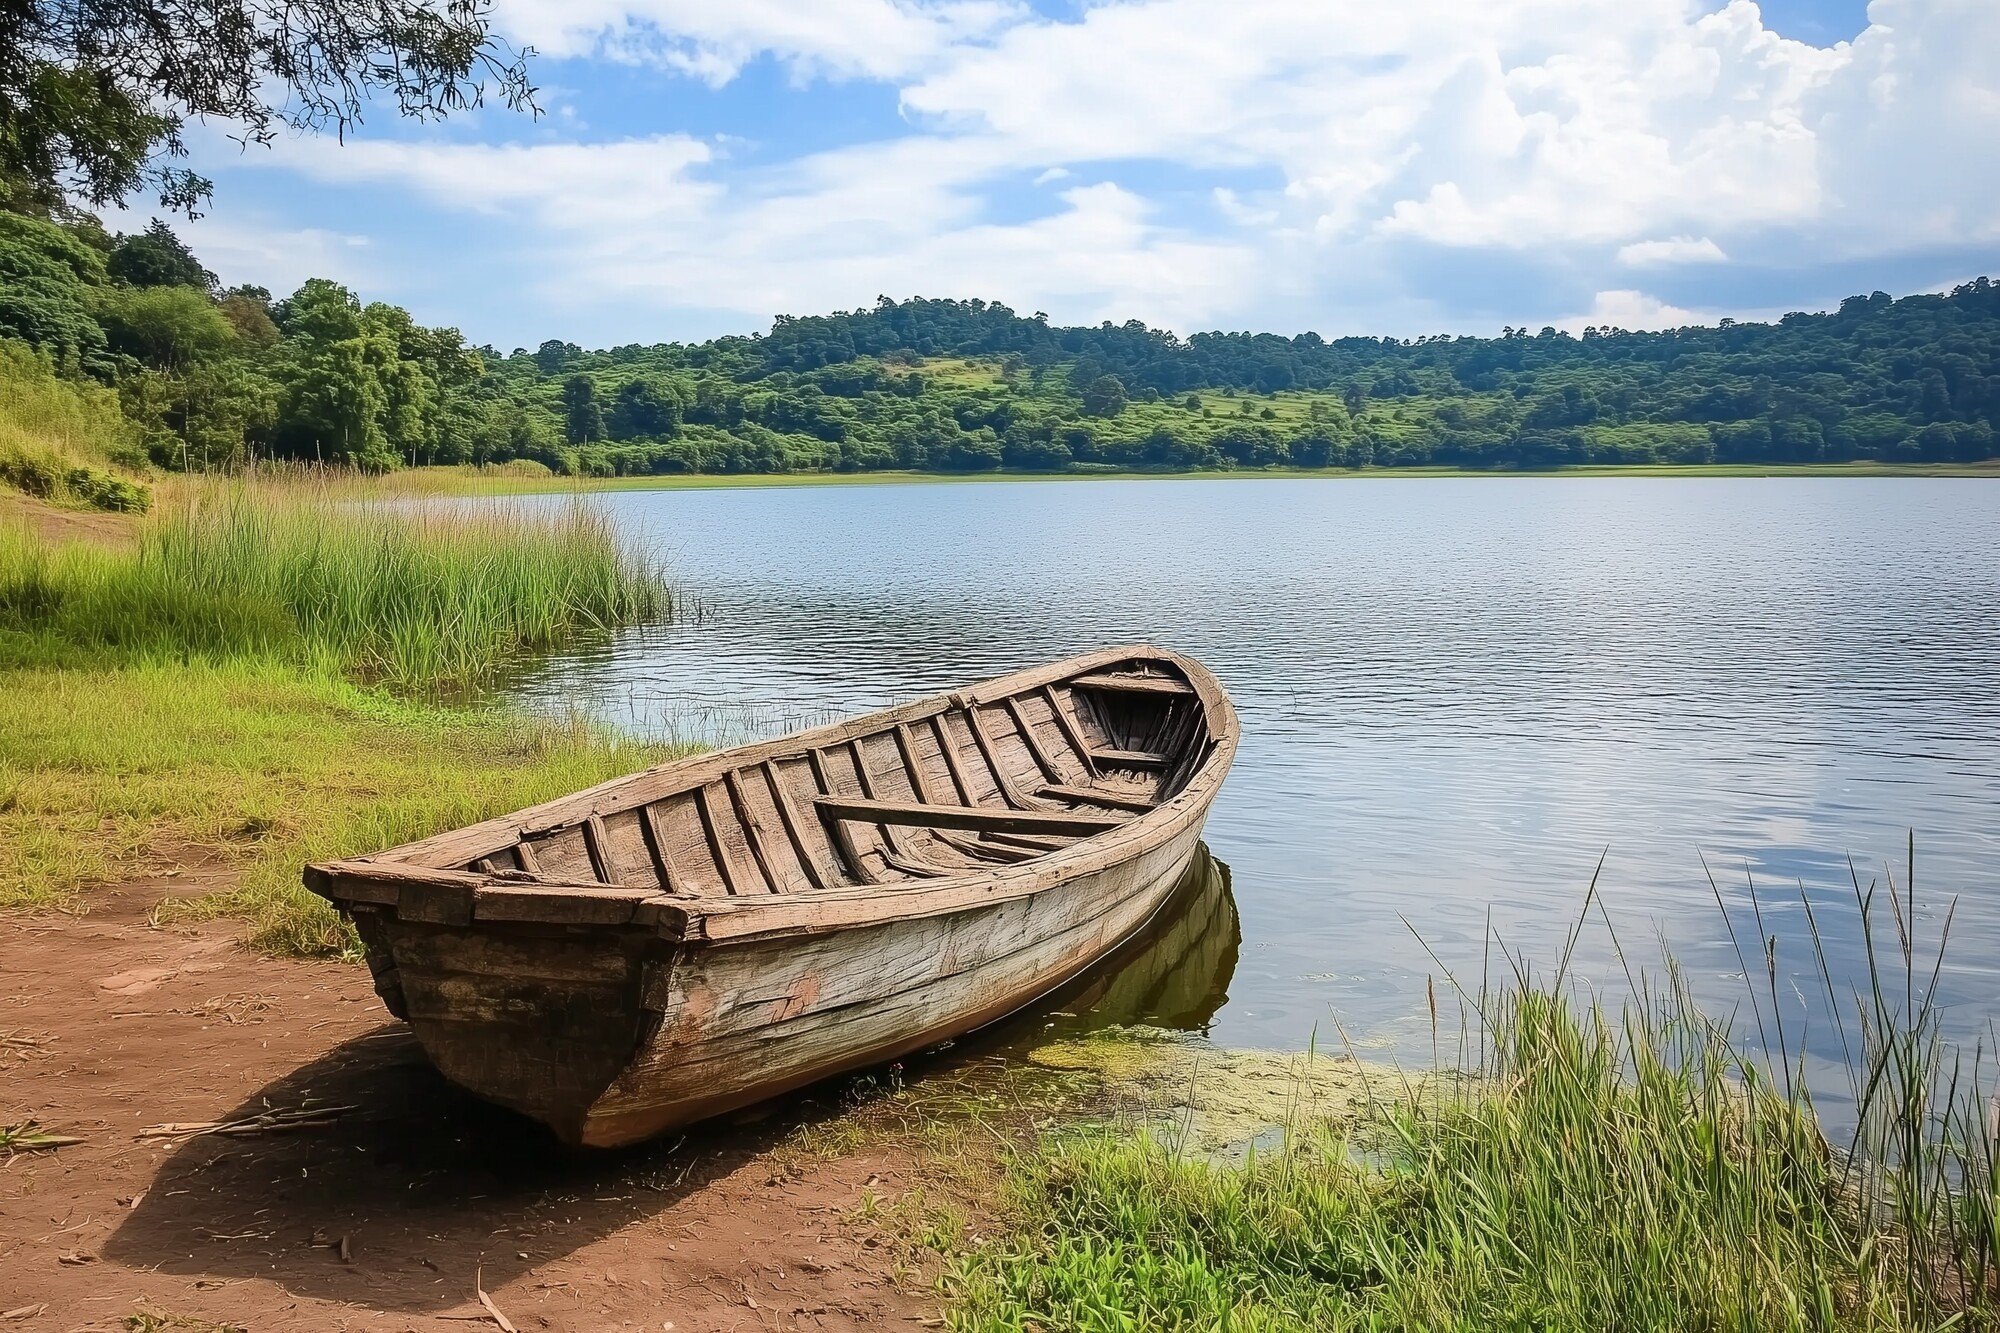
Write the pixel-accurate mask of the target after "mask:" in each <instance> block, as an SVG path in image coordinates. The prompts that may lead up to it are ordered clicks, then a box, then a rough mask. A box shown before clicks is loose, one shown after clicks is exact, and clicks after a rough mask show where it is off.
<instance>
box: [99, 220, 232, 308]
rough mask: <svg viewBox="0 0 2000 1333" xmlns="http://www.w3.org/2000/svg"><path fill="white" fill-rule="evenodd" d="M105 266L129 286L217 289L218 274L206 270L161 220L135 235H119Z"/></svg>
mask: <svg viewBox="0 0 2000 1333" xmlns="http://www.w3.org/2000/svg"><path fill="white" fill-rule="evenodd" d="M104 266H105V269H106V270H107V271H108V272H109V273H110V275H111V276H112V277H113V278H115V279H116V280H118V281H119V282H122V283H124V284H125V285H126V286H128V287H198V288H200V289H201V290H202V291H205V292H207V291H213V290H215V275H214V274H213V273H210V272H209V271H208V270H207V269H205V268H203V267H202V266H201V261H200V260H199V259H196V258H195V257H194V251H192V250H190V249H188V248H187V245H186V243H185V242H183V241H182V240H181V238H180V237H178V236H176V235H174V229H173V228H172V227H169V226H168V225H167V224H166V223H164V222H162V221H160V220H159V219H158V218H154V219H153V220H152V221H151V222H150V223H148V224H147V226H146V230H144V231H142V232H140V233H139V234H138V235H136V236H120V237H119V238H118V244H117V246H116V247H115V248H113V250H112V251H111V256H110V258H108V259H107V260H106V261H105V265H104Z"/></svg>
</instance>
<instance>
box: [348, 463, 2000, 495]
mask: <svg viewBox="0 0 2000 1333" xmlns="http://www.w3.org/2000/svg"><path fill="white" fill-rule="evenodd" d="M1621 476H1631V477H2000V463H1990V462H1989V463H1800V464H1791V465H1777V464H1765V463H1627V464H1615V465H1614V464H1603V465H1579V466H1574V467H1562V468H1553V469H1546V470H1535V471H1509V470H1506V469H1495V468H1475V469H1468V468H1452V467H1393V468H1388V467H1383V468H1358V469H1357V468H1289V467H1284V468H1279V467H1274V468H1230V469H1211V470H1190V471H1178V472H1173V471H1153V470H1148V469H1134V468H1113V467H1091V466H1082V467H1078V468H1075V469H1073V470H1069V471H1064V472H1037V471H1026V470H1014V469H1008V470H1005V471H993V472H964V473H956V472H905V471H896V470H888V471H880V472H772V473H732V474H727V475H723V474H712V473H673V474H661V475H658V476H643V477H602V478H579V477H560V476H550V477H536V476H507V475H499V474H494V473H489V472H483V471H480V470H477V469H472V468H418V469H414V470H413V471H410V472H403V473H395V474H392V475H390V476H388V477H384V478H381V479H379V480H369V481H357V482H356V483H355V484H356V485H357V486H359V487H360V488H361V489H362V490H364V491H365V492H367V493H371V494H379V495H384V496H389V495H396V494H417V495H438V496H444V495H485V496H493V495H540V494H552V493H553V494H583V495H588V494H595V493H597V492H602V491H705V490H743V489H760V488H767V487H794V486H952V485H967V484H971V485H979V484H984V485H996V484H1005V483H1008V482H1020V481H1071V482H1090V481H1137V480H1146V481H1221V480H1234V481H1256V480H1264V481H1278V480H1318V481H1327V482H1343V481H1393V480H1398V479H1402V480H1415V479H1419V478H1426V477H1486V478H1492V479H1494V480H1496V481H1504V480H1505V479H1508V478H1518V477H1575V478H1582V477H1621Z"/></svg>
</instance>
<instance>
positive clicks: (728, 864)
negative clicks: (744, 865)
mask: <svg viewBox="0 0 2000 1333" xmlns="http://www.w3.org/2000/svg"><path fill="white" fill-rule="evenodd" d="M694 809H695V813H696V814H698V815H700V816H701V836H702V837H704V838H706V839H707V840H708V854H709V855H710V856H712V857H714V858H715V868H716V870H717V872H718V873H719V874H721V876H722V887H723V889H724V890H726V891H727V892H728V893H729V895H730V896H731V897H735V896H737V895H738V894H741V893H742V892H743V886H742V884H741V883H740V882H739V881H738V880H737V878H736V864H735V862H734V861H733V860H732V859H731V857H730V855H729V849H728V848H727V847H724V846H723V845H722V831H721V830H720V829H718V828H717V827H716V826H715V811H713V810H711V809H709V805H708V788H706V787H696V788H695V789H694Z"/></svg>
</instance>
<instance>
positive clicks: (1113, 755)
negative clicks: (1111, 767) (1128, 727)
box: [1090, 750, 1174, 768]
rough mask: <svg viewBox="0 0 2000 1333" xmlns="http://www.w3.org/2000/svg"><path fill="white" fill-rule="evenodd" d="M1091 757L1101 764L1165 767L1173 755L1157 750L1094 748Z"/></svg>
mask: <svg viewBox="0 0 2000 1333" xmlns="http://www.w3.org/2000/svg"><path fill="white" fill-rule="evenodd" d="M1090 757H1091V758H1092V759H1095V760H1096V761H1097V762H1098V763H1100V764H1123V765H1124V766H1125V767H1127V768H1165V767H1166V766H1167V765H1168V764H1169V763H1171V762H1172V761H1173V759H1174V756H1173V755H1170V754H1161V753H1160V752H1159V751H1157V750H1092V751H1091V752H1090Z"/></svg>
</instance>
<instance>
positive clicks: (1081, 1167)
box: [945, 885, 2000, 1333]
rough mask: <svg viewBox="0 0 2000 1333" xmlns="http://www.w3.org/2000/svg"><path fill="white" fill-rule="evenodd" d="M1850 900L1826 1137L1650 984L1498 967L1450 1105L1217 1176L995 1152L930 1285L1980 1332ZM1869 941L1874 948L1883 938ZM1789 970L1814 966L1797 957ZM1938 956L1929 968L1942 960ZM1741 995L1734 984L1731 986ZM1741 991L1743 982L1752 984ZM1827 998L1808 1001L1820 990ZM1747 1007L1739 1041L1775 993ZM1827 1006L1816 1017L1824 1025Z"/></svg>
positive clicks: (1497, 1318)
mask: <svg viewBox="0 0 2000 1333" xmlns="http://www.w3.org/2000/svg"><path fill="white" fill-rule="evenodd" d="M1886 897H1887V898H1888V902H1889V907H1890V908H1891V909H1892V910H1890V911H1888V912H1887V913H1885V912H1884V911H1883V910H1882V908H1883V903H1882V899H1881V898H1880V897H1878V896H1876V895H1874V894H1871V893H1862V894H1860V895H1859V896H1858V898H1857V907H1858V910H1859V912H1860V913H1861V915H1862V918H1863V921H1862V926H1863V929H1864V931H1865V932H1866V936H1865V937H1866V939H1867V940H1868V944H1869V957H1870V970H1869V979H1868V981H1867V982H1866V983H1865V984H1864V986H1863V988H1862V990H1861V992H1860V993H1859V994H1858V995H1854V996H1850V997H1847V998H1848V1000H1849V1002H1851V1004H1852V1016H1851V1017H1838V1018H1837V1019H1836V1021H1837V1022H1838V1023H1839V1025H1840V1031H1841V1039H1842V1043H1843V1045H1844V1046H1845V1048H1846V1049H1847V1050H1848V1051H1849V1053H1850V1063H1849V1077H1850V1086H1849V1088H1848V1092H1849V1094H1850V1095H1851V1097H1852V1099H1853V1105H1854V1107H1855V1111H1856V1114H1855V1117H1854V1119H1855V1124H1856V1126H1857V1127H1856V1129H1855V1130H1854V1132H1853V1133H1852V1134H1851V1135H1843V1136H1841V1137H1840V1138H1839V1139H1838V1140H1837V1141H1836V1140H1835V1139H1834V1138H1833V1136H1831V1135H1830V1134H1829V1132H1828V1131H1827V1129H1826V1128H1825V1126H1824V1124H1823V1123H1822V1121H1821V1119H1820V1117H1819V1115H1818V1114H1817V1110H1816V1108H1815V1105H1814V1101H1813V1098H1812V1096H1811V1094H1810V1093H1809V1092H1807V1091H1806V1090H1805V1087H1804V1080H1803V1069H1804V1062H1803V1060H1802V1059H1799V1060H1797V1061H1796V1063H1797V1065H1798V1068H1797V1070H1794V1069H1793V1067H1792V1066H1793V1064H1794V1063H1795V1061H1794V1057H1792V1056H1791V1055H1789V1054H1788V1053H1787V1052H1786V1050H1785V1048H1784V1045H1783V1041H1782V1040H1780V1042H1779V1043H1778V1045H1777V1046H1776V1047H1775V1048H1774V1049H1771V1050H1770V1051H1769V1053H1768V1054H1755V1053H1752V1052H1753V1051H1754V1050H1761V1049H1763V1048H1762V1047H1750V1046H1748V1045H1747V1044H1746V1043H1744V1042H1741V1041H1739V1040H1738V1039H1737V1036H1738V1034H1737V1033H1736V1032H1735V1031H1734V1030H1733V1029H1732V1027H1731V1026H1730V1024H1728V1023H1727V1022H1724V1021H1721V1020H1718V1019H1715V1018H1713V1017H1711V1016H1709V1015H1708V1014H1706V1013H1704V1012H1703V1011H1702V1010H1701V1009H1700V1008H1698V1007H1697V1006H1696V1004H1695V1003H1694V1001H1693V1000H1692V999H1691V998H1690V996H1689V994H1688V991H1687V989H1686V987H1685V986H1684V985H1683V984H1682V982H1681V979H1680V975H1679V973H1678V971H1677V970H1676V969H1674V968H1673V967H1672V965H1671V963H1669V965H1668V969H1667V972H1666V974H1665V978H1664V982H1663V984H1661V985H1659V986H1657V987H1655V986H1653V985H1652V984H1650V983H1649V982H1648V981H1647V980H1646V979H1645V978H1643V977H1642V978H1639V979H1637V981H1636V982H1635V998H1634V999H1633V1000H1632V1001H1631V1002H1630V1003H1629V1004H1627V1005H1625V1006H1623V1007H1622V1008H1621V1009H1620V1010H1619V1011H1617V1012H1612V1011H1608V1010H1607V1009H1606V1008H1605V1007H1604V1006H1603V1005H1602V1004H1600V1003H1586V1002H1585V1001H1583V1000H1581V999H1580V998H1578V997H1577V995H1576V992H1575V989H1574V987H1573V986H1571V985H1568V984H1567V979H1566V977H1565V976H1564V972H1563V969H1561V968H1558V969H1557V972H1556V974H1555V976H1554V977H1553V978H1552V979H1549V980H1546V981H1537V980H1536V979H1535V978H1533V977H1532V976H1531V975H1530V974H1529V973H1528V972H1527V971H1526V970H1525V969H1517V970H1516V971H1515V973H1514V975H1513V978H1512V980H1511V981H1510V982H1509V983H1508V984H1507V985H1506V986H1504V987H1503V988H1502V989H1500V990H1497V991H1495V992H1493V993H1484V992H1482V993H1480V994H1477V995H1473V996H1469V997H1467V998H1468V1001H1469V1004H1470V1006H1471V1009H1472V1012H1473V1013H1474V1015H1475V1019H1474V1022H1473V1023H1472V1025H1471V1026H1470V1028H1469V1029H1468V1032H1467V1040H1466V1043H1465V1046H1464V1050H1465V1053H1466V1056H1467V1060H1466V1064H1468V1065H1469V1067H1470V1068H1471V1069H1472V1070H1474V1071H1476V1073H1477V1074H1478V1075H1479V1077H1478V1078H1477V1079H1476V1080H1473V1081H1471V1082H1470V1084H1469V1087H1470V1088H1471V1091H1470V1092H1469V1093H1467V1094H1465V1095H1461V1096H1453V1097H1446V1098H1437V1097H1424V1098H1420V1097H1418V1096H1416V1095H1414V1094H1412V1095H1410V1096H1409V1097H1407V1098H1404V1099H1399V1100H1395V1101H1392V1102H1390V1103H1388V1104H1385V1105H1383V1106H1381V1107H1380V1108H1378V1114H1377V1115H1375V1116H1374V1117H1372V1118H1370V1119H1369V1120H1367V1121H1366V1122H1364V1124H1363V1125H1362V1126H1361V1127H1346V1128H1343V1127H1341V1126H1337V1125H1331V1124H1320V1125H1310V1124H1299V1125H1294V1126H1293V1127H1291V1130H1290V1132H1289V1135H1288V1140H1287V1142H1286V1144H1285V1146H1284V1148H1283V1149H1282V1150H1281V1151H1277V1152H1274V1153H1266V1154H1264V1155H1262V1156H1257V1155H1255V1154H1253V1155H1252V1156H1251V1157H1250V1159H1249V1160H1248V1161H1247V1162H1246V1163H1242V1164H1237V1165H1230V1164H1220V1163H1217V1162H1215V1161H1212V1160H1208V1159H1205V1158H1202V1157H1200V1156H1196V1155H1192V1154H1190V1153H1188V1152H1186V1151H1185V1150H1184V1149H1183V1147H1182V1146H1181V1145H1178V1144H1176V1143H1174V1142H1171V1141H1169V1140H1166V1139H1163V1138H1161V1137H1158V1136H1155V1135H1152V1134H1148V1133H1145V1132H1139V1133H1132V1132H1119V1131H1105V1130H1096V1131H1087V1132H1081V1133H1070V1134H1058V1135H1055V1136H1052V1137H1051V1138H1049V1139H1047V1140H1045V1141H1044V1142H1043V1143H1041V1144H1040V1145H1038V1146H1033V1147H1030V1148H1028V1149H1026V1150H1024V1151H1021V1152H1018V1153H1016V1154H1015V1155H1014V1157H1013V1159H1012V1161H1011V1163H1010V1166H1009V1173H1008V1174H1009V1178H1010V1186H1011V1191H1010V1203H1009V1205H1008V1218H1009V1221H1008V1225H1007V1227H1006V1231H1005V1234H1004V1235H1003V1237H1002V1238H1001V1239H999V1240H997V1241H994V1242H990V1243H988V1244H985V1245H981V1246H976V1247H974V1248H972V1249H971V1250H970V1252H969V1253H962V1254H960V1255H959V1256H958V1257H957V1259H956V1261H955V1262H954V1263H953V1265H952V1266H951V1268H950V1270H949V1272H948V1273H947V1275H946V1278H945V1286H946V1288H947V1290H948V1291H949V1292H950V1293H951V1294H952V1296H953V1298H954V1299H953V1304H952V1305H951V1306H950V1308H949V1310H948V1321H947V1322H948V1323H949V1324H950V1326H952V1327H954V1328H957V1329H961V1330H1029V1329H1034V1330H1041V1331H1042V1333H1055V1330H1091V1331H1093V1333H1094V1331H1096V1330H1106V1331H1107V1333H1108V1331H1109V1330H1139V1329H1147V1330H1151V1329H1162V1330H1174V1329H1190V1330H1191V1329H1242V1330H1292V1329H1299V1330H1304V1329H1329V1330H1339V1329H1463V1330H1468V1333H1469V1331H1470V1330H1485V1329H1537V1330H1578V1333H1582V1331H1583V1330H1592V1331H1594V1330H1601V1329H1621V1330H1626V1329H1630V1330H1638V1329H1647V1330H1655V1329H1656V1330H1661V1331H1662V1333H1666V1331H1667V1330H1685V1329H1699V1330H1724V1329H1743V1330H1750V1329H1760V1330H1761V1329H1773V1330H1792V1329H1797V1330H1806V1329H1813V1330H1892V1329H1895V1330H1900V1329H1944V1328H1991V1327H1994V1326H1995V1325H1996V1323H2000V1290H1996V1283H1995V1275H1996V1274H1995V1267H1994V1263H1995V1257H1996V1253H2000V1223H1996V1217H1997V1216H2000V1210H1996V1196H2000V1175H1996V1165H1995V1152H1994V1142H1993V1134H1994V1128H1993V1126H1991V1125H1989V1124H1988V1123H1987V1120H1986V1103H1985V1102H1984V1100H1983V1098H1982V1097H1981V1095H1980V1090H1979V1089H1977V1088H1975V1087H1974V1086H1973V1085H1974V1084H1975V1083H1977V1082H1978V1079H1977V1078H1976V1077H1975V1076H1976V1075H1977V1074H1978V1073H1979V1072H1980V1071H1979V1069H1978V1064H1979V1057H1978V1056H1977V1055H1975V1056H1974V1057H1973V1059H1972V1060H1971V1062H1970V1063H1969V1064H1968V1063H1966V1062H1963V1061H1961V1060H1959V1059H1958V1058H1957V1057H1956V1056H1955V1055H1953V1054H1952V1053H1951V1052H1950V1051H1949V1050H1948V1049H1947V1048H1946V1047H1945V1046H1944V1044H1943V1042H1942V1041H1941V1039H1940V1037H1939V1032H1938V1015H1937V1012H1936V1010H1935V1008H1934V1007H1933V1005H1932V1002H1931V1001H1930V1000H1929V999H1928V998H1927V996H1928V994H1929V989H1930V987H1929V984H1928V983H1929V981H1930V980H1931V979H1932V978H1933V977H1934V976H1935V967H1936V962H1935V960H1934V959H1925V958H1922V957H1920V956H1919V954H1918V951H1917V949H1916V948H1915V946H1914V944H1913V943H1912V941H1911V940H1910V939H1909V937H1908V934H1907V931H1908V929H1909V923H1910V922H1911V921H1912V920H1914V911H1913V910H1911V909H1913V908H1914V898H1913V897H1911V898H1909V899H1908V900H1907V903H1904V902H1897V901H1896V899H1895V888H1894V886H1893V885H1892V886H1891V888H1890V890H1889V893H1888V894H1887V895H1886ZM1885 915H1886V916H1888V917H1890V918H1892V919H1893V922H1894V934H1893V936H1892V935H1890V934H1889V933H1888V932H1887V931H1886V930H1885V928H1884V925H1883V917H1884V916H1885ZM1817 941H1818V936H1817V927H1816V926H1815V927H1814V942H1815V954H1816V956H1817V957H1818V958H1819V959H1820V965H1821V970H1822V972H1823V973H1825V972H1827V969H1826V965H1825V960H1824V954H1823V953H1819V952H1818V950H1817ZM1941 947H1942V946H1940V948H1941ZM1746 970H1748V971H1749V975H1751V976H1753V977H1754V976H1757V975H1758V973H1757V972H1756V971H1755V970H1752V969H1746ZM1754 984H1755V983H1753V985H1754ZM1827 993H1828V997H1829V999H1831V997H1832V995H1833V991H1832V989H1831V983H1829V986H1828V992H1827ZM1781 998H1782V997H1781V992H1780V988H1779V983H1778V981H1777V979H1776V973H1775V970H1774V969H1773V970H1772V971H1771V972H1770V988H1769V994H1768V995H1766V996H1759V995H1757V994H1755V993H1754V991H1753V993H1752V995H1751V997H1750V1000H1751V1004H1750V1007H1751V1008H1752V1009H1753V1010H1755V1011H1756V1012H1757V1014H1758V1017H1759V1018H1760V1020H1762V1019H1771V1018H1773V1017H1774V1015H1775V1009H1774V1008H1773V1006H1775V1005H1776V1004H1778V1003H1779V1002H1780V1000H1781ZM1841 1008H1842V1007H1841V1006H1836V1007H1834V1009H1833V1012H1834V1013H1835V1014H1836V1015H1838V1014H1840V1012H1841Z"/></svg>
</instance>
